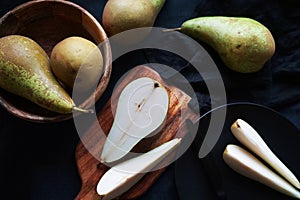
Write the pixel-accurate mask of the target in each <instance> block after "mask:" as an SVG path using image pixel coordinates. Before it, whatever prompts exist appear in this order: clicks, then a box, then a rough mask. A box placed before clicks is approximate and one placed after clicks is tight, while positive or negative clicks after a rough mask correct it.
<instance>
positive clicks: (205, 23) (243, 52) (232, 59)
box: [180, 16, 275, 73]
mask: <svg viewBox="0 0 300 200" xmlns="http://www.w3.org/2000/svg"><path fill="white" fill-rule="evenodd" d="M180 30H181V32H182V33H185V34H186V35H188V36H190V37H192V38H194V39H196V40H199V41H202V42H204V43H207V44H208V45H210V46H211V47H212V48H213V49H214V50H215V51H216V52H217V53H218V54H219V56H220V58H221V59H222V61H223V62H224V64H225V65H226V66H227V67H228V68H230V69H231V70H233V71H237V72H240V73H253V72H257V71H259V70H261V69H262V68H263V66H264V64H265V63H266V62H267V61H268V60H269V59H270V58H271V57H272V56H273V54H274V52H275V41H274V38H273V36H272V34H271V32H270V31H269V29H268V28H266V27H265V26H264V25H263V24H261V23H259V22H258V21H256V20H253V19H250V18H246V17H226V16H211V17H199V18H194V19H191V20H188V21H186V22H184V23H183V24H182V26H181V28H180Z"/></svg>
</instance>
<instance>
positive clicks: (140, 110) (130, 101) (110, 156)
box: [101, 77, 169, 163]
mask: <svg viewBox="0 0 300 200" xmlns="http://www.w3.org/2000/svg"><path fill="white" fill-rule="evenodd" d="M168 107H169V96H168V92H167V90H166V89H165V88H164V87H163V86H162V85H161V84H160V83H158V82H157V81H155V80H153V79H151V78H148V77H143V78H139V79H136V80H134V81H132V82H131V83H129V84H128V85H127V86H126V87H125V88H124V89H123V91H122V92H121V95H120V97H119V101H118V105H117V110H116V114H115V119H114V122H113V125H112V127H111V130H110V132H109V134H108V137H107V139H106V141H105V144H104V147H103V150H102V154H101V161H102V162H106V163H109V162H113V161H116V160H118V159H120V158H122V157H123V156H125V155H126V154H127V153H128V152H129V151H130V150H131V149H132V148H133V147H134V146H135V145H136V144H137V143H138V142H139V141H140V140H141V139H143V138H144V137H146V136H147V135H149V134H150V133H152V132H154V131H155V130H157V129H158V128H159V127H160V126H161V125H162V124H163V122H164V120H165V118H166V115H167V111H168Z"/></svg>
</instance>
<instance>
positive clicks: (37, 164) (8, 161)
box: [0, 0, 300, 200]
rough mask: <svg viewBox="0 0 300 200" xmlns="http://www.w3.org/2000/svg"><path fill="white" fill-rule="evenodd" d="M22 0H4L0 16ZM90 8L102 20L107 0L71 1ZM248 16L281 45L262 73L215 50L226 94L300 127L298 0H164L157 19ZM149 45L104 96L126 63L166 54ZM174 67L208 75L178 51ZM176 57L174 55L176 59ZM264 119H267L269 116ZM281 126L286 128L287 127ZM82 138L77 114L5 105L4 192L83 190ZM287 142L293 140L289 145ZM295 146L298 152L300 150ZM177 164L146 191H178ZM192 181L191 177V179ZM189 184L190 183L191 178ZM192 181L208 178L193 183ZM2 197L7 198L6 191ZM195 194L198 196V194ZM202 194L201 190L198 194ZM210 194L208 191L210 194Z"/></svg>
mask: <svg viewBox="0 0 300 200" xmlns="http://www.w3.org/2000/svg"><path fill="white" fill-rule="evenodd" d="M22 2H25V1H21V0H18V1H11V0H1V1H0V16H2V15H4V14H5V13H6V12H7V11H9V10H10V9H12V8H14V7H15V6H17V5H19V4H21V3H22ZM73 2H75V3H77V4H79V5H80V6H82V7H84V8H85V9H86V10H88V11H89V12H90V13H91V14H92V15H93V16H95V17H96V19H98V20H99V22H100V23H101V16H102V11H103V8H104V5H105V3H106V1H102V0H86V1H84V0H82V1H80V0H76V1H73ZM213 15H226V16H244V17H250V18H253V19H256V20H257V21H259V22H261V23H263V24H264V25H265V26H267V27H268V28H269V29H270V31H271V32H272V34H273V36H274V39H275V42H276V51H275V54H274V56H273V57H272V58H271V59H270V60H269V61H268V62H267V63H266V64H265V67H264V69H263V70H261V71H260V72H258V73H254V74H249V75H242V74H238V73H235V72H232V71H230V70H228V69H227V68H226V67H225V66H224V65H223V63H222V62H221V61H220V59H219V58H218V56H217V55H216V53H215V52H214V51H213V50H212V49H210V48H209V47H208V46H206V45H205V44H202V45H203V46H204V47H205V48H206V49H207V51H208V52H209V53H210V54H211V56H212V58H213V59H214V61H215V63H216V64H217V66H218V67H219V69H220V72H221V74H222V77H223V80H224V83H225V86H226V92H227V101H228V102H253V103H257V104H261V105H264V106H268V107H270V108H273V109H274V110H276V111H278V112H279V113H281V114H282V115H283V116H285V117H286V118H287V119H289V120H290V121H291V122H292V123H294V124H295V125H296V127H297V128H298V129H300V121H299V116H300V114H299V113H300V78H299V77H300V6H299V3H298V1H297V0H285V1H279V0H275V1H269V0H265V1H260V0H247V1H246V0H206V1H205V0H189V1H183V0H181V1H179V0H178V1H176V0H167V1H166V3H165V6H164V7H163V9H162V11H161V13H160V14H159V16H158V18H157V20H156V22H155V25H154V26H157V27H163V28H173V27H178V26H180V25H181V24H182V23H183V22H184V21H185V20H187V19H191V18H194V17H199V16H213ZM154 55H155V54H152V53H144V52H142V53H141V52H133V53H132V54H129V55H127V56H125V57H123V58H121V59H119V60H117V61H116V62H114V63H113V71H112V81H111V85H109V87H108V89H107V91H106V92H105V94H104V97H103V100H101V101H102V102H100V103H99V104H98V109H101V105H102V103H104V102H105V101H106V99H107V98H108V97H109V95H110V92H111V90H112V88H113V83H114V82H115V81H117V80H118V77H120V76H121V75H122V74H123V73H124V72H125V71H126V70H128V69H129V68H130V67H134V66H136V65H137V64H143V63H146V62H147V61H149V60H151V61H152V62H153V61H157V62H159V61H160V60H168V58H169V57H168V56H169V55H168V54H163V55H162V56H164V57H162V58H157V57H156V56H154ZM170 60H172V67H174V68H175V69H180V70H181V71H183V72H184V74H185V75H186V76H187V78H188V79H189V80H190V81H192V82H194V83H196V84H199V85H203V80H202V79H201V78H199V77H197V76H193V73H194V72H193V70H189V66H188V65H186V66H182V61H181V60H180V59H178V60H176V59H175V61H174V59H170ZM176 61H177V62H176ZM196 92H197V94H198V97H199V99H198V100H199V101H200V102H199V103H200V106H201V109H202V111H203V112H205V111H207V109H208V108H209V101H208V99H209V98H208V96H207V94H206V93H205V90H203V88H201V87H199V89H198V90H197V88H196ZM266 120H267V119H266ZM283 134H284V133H283ZM78 141H79V138H78V135H77V133H76V130H75V128H74V126H73V122H72V120H69V121H67V122H64V123H56V124H35V123H31V122H26V121H23V120H20V119H17V118H15V117H14V116H12V115H11V114H9V113H8V112H7V111H6V110H5V109H3V108H2V107H1V108H0V199H5V198H8V197H9V199H13V200H14V199H23V200H24V199H33V200H50V199H51V200H52V199H53V200H68V199H74V197H75V196H76V194H77V193H78V191H79V190H80V178H79V176H78V173H77V168H76V164H75V160H74V151H75V147H76V145H77V143H78ZM287 148H289V147H287ZM296 154H297V152H295V156H296ZM174 168H175V165H174V164H172V165H170V166H169V167H168V169H167V171H166V172H165V173H164V174H163V175H162V176H161V178H160V179H159V180H158V181H157V182H156V183H155V184H154V185H153V187H152V188H151V189H150V190H149V191H148V192H147V193H146V194H145V195H144V196H143V197H142V198H141V199H177V198H178V196H177V191H176V185H175V178H174ZM186 184H190V183H186ZM191 184H192V183H191ZM194 184H203V181H202V183H194ZM4 197H5V198H4ZM195 198H196V197H195ZM196 199H197V198H196ZM205 199H208V198H205Z"/></svg>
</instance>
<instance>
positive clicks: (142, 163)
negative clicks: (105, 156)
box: [97, 138, 181, 200]
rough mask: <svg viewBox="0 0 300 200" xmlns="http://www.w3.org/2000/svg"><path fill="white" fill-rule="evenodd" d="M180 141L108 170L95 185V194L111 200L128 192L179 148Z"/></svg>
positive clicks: (172, 142)
mask: <svg viewBox="0 0 300 200" xmlns="http://www.w3.org/2000/svg"><path fill="white" fill-rule="evenodd" d="M180 141H181V139H180V138H175V139H172V140H170V141H168V142H166V143H164V144H162V145H160V146H158V147H156V148H154V149H153V150H151V151H149V152H147V153H144V154H142V155H139V156H137V157H134V158H131V159H129V160H126V161H124V162H121V163H119V164H117V165H115V166H113V167H112V168H110V169H109V170H108V171H107V172H106V173H105V174H104V175H103V177H102V178H101V179H100V181H99V183H98V185H97V193H98V194H99V195H100V197H101V200H109V199H113V198H115V197H117V196H119V195H121V194H122V193H124V192H126V191H127V190H129V189H130V188H131V187H132V186H133V185H134V184H135V183H137V182H138V181H139V180H140V179H141V178H142V177H143V176H144V175H145V174H146V173H147V172H149V171H150V170H151V169H153V168H154V167H155V166H157V165H158V164H159V163H160V162H161V161H162V160H163V159H165V158H166V157H167V156H168V155H170V153H171V152H173V151H174V150H175V149H176V148H177V147H178V146H179V144H180Z"/></svg>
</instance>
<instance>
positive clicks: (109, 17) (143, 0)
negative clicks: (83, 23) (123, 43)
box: [102, 0, 165, 35]
mask: <svg viewBox="0 0 300 200" xmlns="http://www.w3.org/2000/svg"><path fill="white" fill-rule="evenodd" d="M164 3H165V0H138V1H136V0H108V1H107V3H106V5H105V7H104V10H103V16H102V23H103V27H104V29H105V30H106V31H107V32H108V33H109V34H110V35H115V34H117V33H120V32H123V31H126V30H130V29H134V28H141V27H152V26H153V24H154V22H155V20H156V17H157V15H158V14H159V12H160V10H161V9H162V7H163V5H164Z"/></svg>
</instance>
